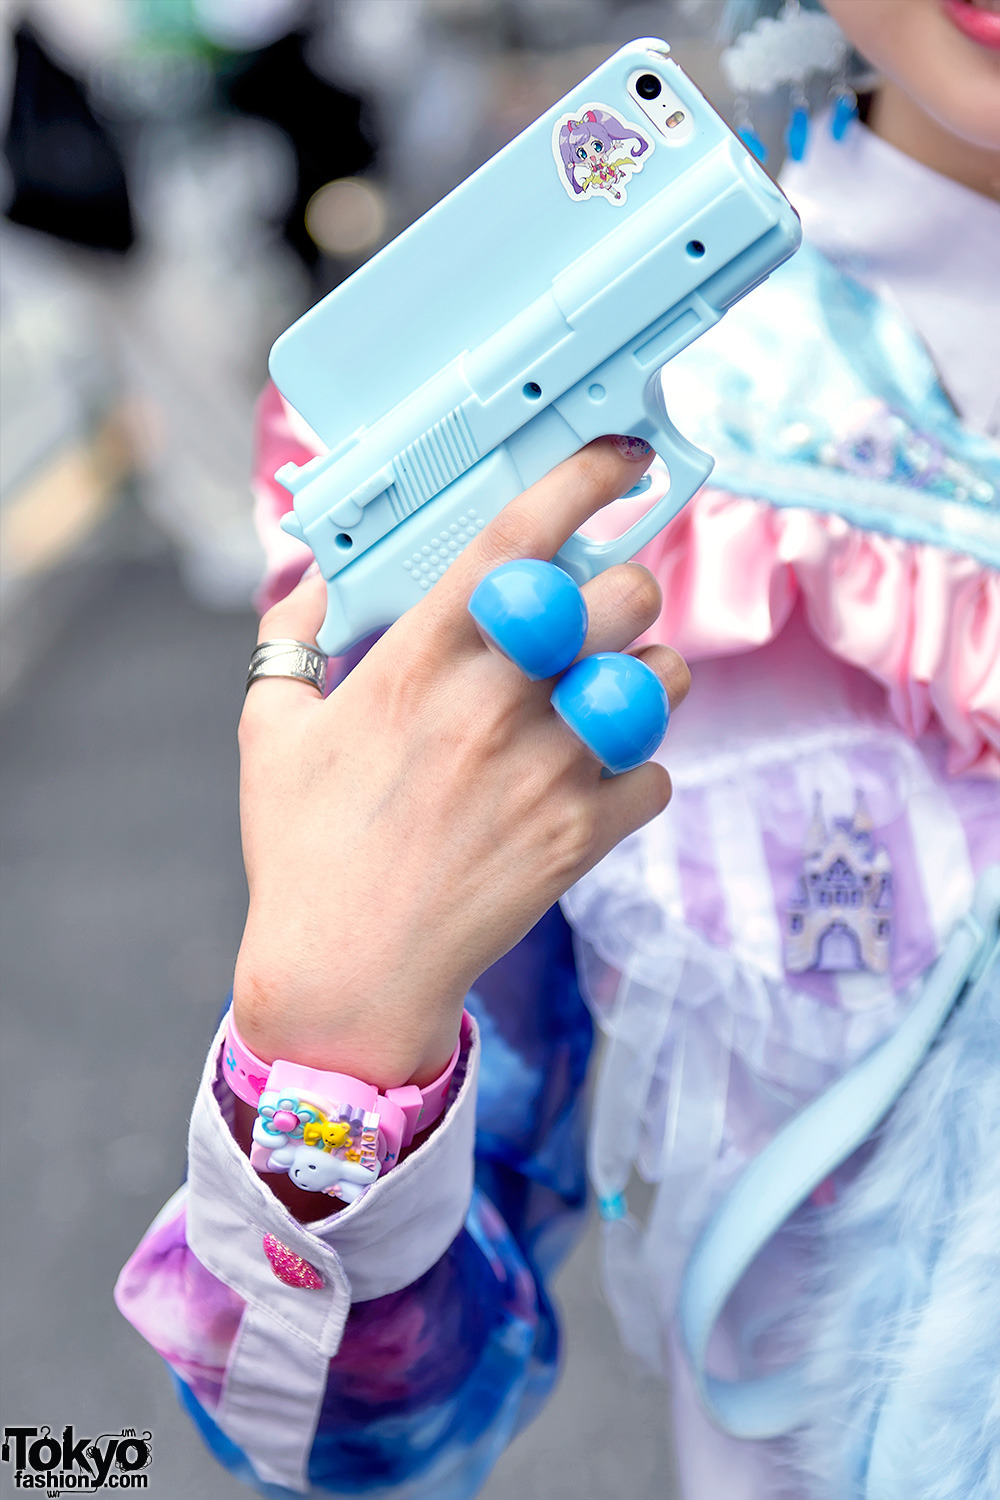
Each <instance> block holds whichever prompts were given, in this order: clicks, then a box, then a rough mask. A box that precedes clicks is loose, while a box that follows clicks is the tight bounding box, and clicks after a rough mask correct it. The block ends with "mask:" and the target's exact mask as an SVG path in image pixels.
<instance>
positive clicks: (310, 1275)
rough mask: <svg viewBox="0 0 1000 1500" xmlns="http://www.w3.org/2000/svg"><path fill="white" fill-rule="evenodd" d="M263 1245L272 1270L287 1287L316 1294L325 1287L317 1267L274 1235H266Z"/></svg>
mask: <svg viewBox="0 0 1000 1500" xmlns="http://www.w3.org/2000/svg"><path fill="white" fill-rule="evenodd" d="M263 1243H264V1254H265V1255H266V1256H267V1259H268V1263H269V1265H270V1267H271V1270H272V1271H273V1272H274V1274H275V1276H277V1278H278V1280H279V1281H281V1282H283V1283H284V1284H285V1286H300V1287H305V1288H306V1289H307V1290H308V1291H313V1292H315V1291H318V1290H319V1288H320V1287H321V1286H322V1285H323V1278H322V1276H321V1275H320V1274H319V1272H318V1271H317V1270H316V1268H315V1266H311V1265H310V1264H309V1262H308V1261H307V1260H303V1259H302V1257H301V1255H296V1254H295V1251H294V1250H289V1248H288V1246H287V1245H283V1244H282V1243H281V1241H280V1240H276V1239H275V1237H274V1235H273V1234H265V1236H264V1241H263Z"/></svg>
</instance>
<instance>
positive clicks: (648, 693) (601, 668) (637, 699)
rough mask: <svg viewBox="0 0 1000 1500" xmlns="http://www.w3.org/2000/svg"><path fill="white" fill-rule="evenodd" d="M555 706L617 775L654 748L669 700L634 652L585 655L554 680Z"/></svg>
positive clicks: (666, 720) (663, 726)
mask: <svg viewBox="0 0 1000 1500" xmlns="http://www.w3.org/2000/svg"><path fill="white" fill-rule="evenodd" d="M552 707H553V708H554V709H555V711H556V713H557V714H558V715H559V717H560V718H561V719H563V720H564V721H565V722H566V724H568V725H569V727H570V729H572V731H573V733H574V734H575V735H577V736H578V737H579V738H580V739H581V740H582V741H583V743H584V744H585V745H586V746H587V749H588V750H590V751H592V752H593V754H594V755H596V756H597V759H598V760H599V761H600V762H601V763H602V765H604V766H606V767H607V769H608V770H609V771H611V772H612V773H613V774H614V775H616V776H617V775H619V774H620V773H621V772H622V771H633V770H634V769H635V768H636V766H641V765H642V764H643V762H644V761H647V760H648V759H649V757H650V756H651V755H652V754H653V752H654V751H655V750H656V748H657V746H658V745H659V743H660V741H661V740H662V739H663V736H664V735H665V734H666V732H667V724H668V723H669V722H670V702H669V699H668V698H667V694H666V690H665V688H664V686H663V683H662V682H661V681H660V679H659V678H658V677H657V675H656V673H655V672H654V671H653V670H652V669H651V668H650V667H647V666H646V663H645V662H644V661H639V660H638V658H637V657H635V656H624V655H621V654H620V653H619V652H617V651H600V652H598V653H597V655H596V656H585V657H584V658H583V660H582V661H578V662H577V663H576V665H575V666H573V667H570V669H569V671H568V672H567V673H566V675H565V676H564V677H562V678H560V680H559V681H558V682H557V683H556V685H555V688H554V689H553V692H552Z"/></svg>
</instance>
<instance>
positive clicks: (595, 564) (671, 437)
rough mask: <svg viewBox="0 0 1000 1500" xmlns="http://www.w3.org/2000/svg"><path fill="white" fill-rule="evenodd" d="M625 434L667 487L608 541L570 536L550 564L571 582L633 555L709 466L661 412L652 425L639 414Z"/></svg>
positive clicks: (707, 456) (687, 497)
mask: <svg viewBox="0 0 1000 1500" xmlns="http://www.w3.org/2000/svg"><path fill="white" fill-rule="evenodd" d="M629 430H630V432H631V433H632V434H634V435H635V436H636V437H643V438H645V439H646V441H647V443H649V444H650V445H651V446H652V447H653V448H654V449H655V450H656V452H657V453H658V455H659V456H660V458H662V460H663V462H664V463H665V465H666V467H667V472H668V473H669V475H670V485H669V488H668V489H667V492H666V494H665V495H663V496H662V497H661V499H659V500H658V501H657V502H656V504H655V505H654V506H653V507H652V508H651V509H650V510H648V511H647V512H646V514H645V515H644V516H642V517H640V519H639V520H638V521H636V522H635V524H634V525H633V526H630V527H629V528H628V530H627V531H624V532H622V534H621V536H618V537H614V538H613V539H612V540H611V541H606V542H601V541H596V540H595V539H594V538H593V537H589V536H584V535H583V533H582V532H579V531H577V532H574V534H573V535H572V536H571V537H570V538H569V540H568V541H567V542H565V543H564V544H563V546H562V547H560V549H559V551H558V552H557V553H556V555H555V558H554V559H553V561H554V562H557V563H558V564H559V566H560V567H561V568H565V570H566V572H567V573H568V574H569V575H570V577H571V578H573V579H575V580H576V582H577V583H588V582H589V581H590V579H591V578H595V577H596V576H597V574H598V573H603V572H604V570H605V568H610V567H613V566H614V565H615V563H620V562H628V560H629V558H632V557H634V556H635V554H636V553H637V552H639V551H640V550H641V549H642V548H643V547H645V545H646V543H647V542H651V541H652V540H653V538H654V536H657V535H658V534H659V533H660V532H661V531H662V530H663V528H664V526H666V524H667V522H668V521H671V520H673V518H674V516H676V514H677V512H678V511H679V510H681V509H682V508H683V506H685V505H686V504H687V502H688V501H689V500H690V499H691V497H692V495H694V494H695V493H696V492H697V491H698V490H699V489H700V488H701V486H702V485H703V484H704V483H705V480H706V479H707V478H708V476H709V474H711V472H712V469H713V468H714V467H715V460H714V458H712V457H711V455H710V454H708V453H705V452H703V451H702V449H701V448H698V447H696V446H695V444H694V443H692V442H690V441H689V440H688V439H687V438H686V437H684V436H683V434H682V433H680V432H678V431H677V428H676V427H675V426H674V425H673V423H672V422H671V421H670V419H669V417H667V415H666V413H665V412H663V411H659V412H657V413H656V418H655V422H654V421H650V419H649V415H648V414H646V415H644V418H643V420H642V421H640V422H639V423H637V424H635V425H633V426H632V427H631V428H630V429H629Z"/></svg>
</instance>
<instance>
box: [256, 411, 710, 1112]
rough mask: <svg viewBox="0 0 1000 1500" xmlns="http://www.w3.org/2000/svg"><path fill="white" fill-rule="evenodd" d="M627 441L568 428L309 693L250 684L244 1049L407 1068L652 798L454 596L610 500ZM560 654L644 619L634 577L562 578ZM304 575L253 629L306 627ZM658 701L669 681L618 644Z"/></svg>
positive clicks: (656, 777) (679, 671) (648, 786)
mask: <svg viewBox="0 0 1000 1500" xmlns="http://www.w3.org/2000/svg"><path fill="white" fill-rule="evenodd" d="M651 456H652V455H651V454H647V455H645V456H642V457H639V458H638V460H637V459H636V458H635V457H629V456H627V455H626V454H625V453H623V452H621V451H619V448H618V447H617V446H616V445H615V444H614V443H613V442H611V441H610V440H609V439H605V438H602V439H600V440H598V441H597V442H594V443H590V444H589V445H588V446H587V447H586V448H584V449H582V450H581V451H580V452H579V453H577V454H576V455H574V457H572V458H570V459H567V460H566V462H565V463H562V464H560V465H559V466H558V467H557V468H556V469H554V470H553V471H552V472H551V473H550V474H548V475H547V476H546V477H545V478H544V479H542V480H539V482H538V483H537V484H535V485H533V486H532V487H531V488H530V489H529V490H527V491H525V493H524V494H523V495H521V496H519V497H518V499H516V500H514V501H512V502H511V504H509V505H508V506H506V507H505V509H504V510H503V511H502V512H501V513H500V514H499V515H498V516H497V517H496V518H495V520H494V521H493V522H492V523H491V524H490V525H489V526H487V527H486V528H484V530H483V531H482V532H481V533H480V535H479V536H478V537H477V538H476V540H475V541H474V542H472V543H471V544H470V545H469V547H468V548H467V549H466V550H465V552H463V553H462V554H461V555H460V556H459V557H458V558H457V559H456V560H455V562H454V563H453V564H452V566H451V567H450V568H449V569H448V571H447V573H446V574H445V575H444V577H443V578H441V579H440V580H439V582H438V583H437V584H436V585H435V587H434V588H433V589H432V590H430V591H429V593H428V594H427V595H426V596H425V597H424V598H423V599H422V600H421V601H420V603H419V604H417V605H416V606H415V607H414V608H413V609H411V610H410V611H409V612H408V613H407V614H405V615H404V616H403V617H402V618H401V619H400V620H398V621H397V622H396V624H395V625H393V626H392V628H391V629H390V630H388V631H387V632H386V633H385V635H383V636H382V637H381V639H380V640H379V641H378V642H377V643H376V644H375V645H374V646H373V647H372V649H371V650H370V651H369V652H368V654H367V656H365V658H364V660H363V661H362V662H361V663H360V664H359V665H358V666H357V667H356V668H355V669H354V671H353V672H351V673H350V675H349V676H348V677H347V678H346V679H345V680H344V682H342V683H341V685H340V686H339V687H338V688H337V689H336V690H335V691H334V692H333V693H332V694H331V695H330V696H329V697H328V698H327V699H326V700H325V701H324V700H322V699H321V698H320V697H319V696H318V694H317V693H316V691H315V689H313V688H311V687H309V686H308V685H307V684H306V683H302V682H298V681H295V680H294V679H291V678H269V679H264V680H262V681H258V682H256V683H254V685H253V686H252V688H251V689H250V691H249V693H248V694H247V699H246V706H245V708H244V712H243V717H242V719H241V721H240V751H241V763H242V771H241V783H240V804H241V817H242V830H243V854H244V860H245V863H246V872H247V880H248V884H249V889H250V904H249V911H248V916H247V923H246V929H245V932H244V935H243V941H242V944H241V947H240V953H239V958H238V961H237V967H236V978H235V984H234V991H233V996H234V1006H235V1015H236V1022H237V1025H238V1027H239V1029H240V1032H241V1034H242V1036H243V1038H244V1040H245V1041H246V1043H247V1045H248V1046H249V1047H250V1048H251V1049H252V1050H253V1051H254V1052H256V1053H257V1055H258V1056H259V1057H261V1059H262V1060H263V1061H265V1062H270V1061H272V1060H273V1059H274V1058H275V1057H277V1056H282V1057H288V1058H291V1059H294V1060H295V1061H296V1062H301V1063H305V1064H309V1065H311V1066H313V1067H320V1068H328V1069H335V1070H337V1071H342V1072H347V1073H353V1074H355V1075H357V1076H359V1077H362V1078H365V1079H366V1080H368V1081H369V1082H372V1083H376V1084H378V1085H379V1087H380V1088H383V1089H384V1088H388V1087H392V1086H394V1085H397V1084H402V1083H405V1082H409V1081H416V1082H417V1083H426V1082H429V1081H430V1080H431V1079H432V1078H434V1077H435V1076H436V1075H437V1074H438V1073H439V1072H440V1071H441V1069H442V1068H443V1066H444V1065H445V1063H446V1062H447V1059H448V1058H449V1056H450V1055H451V1052H452V1050H453V1048H454V1045H455V1038H456V1036H457V1034H458V1025H459V1020H460V1017H461V1012H462V1005H463V1001H464V998H465V995H466V993H467V991H468V990H469V988H470V987H471V986H472V985H473V984H474V982H475V981H476V979H477V978H478V977H479V975H480V974H481V973H482V972H483V971H484V970H485V969H486V968H488V967H489V965H490V964H491V963H493V962H494V961H495V960H496V959H497V958H499V957H500V956H501V955H502V954H503V953H505V952H506V951H507V950H508V949H509V948H511V947H512V946H513V945H514V944H515V943H516V942H517V941H518V940H519V939H520V938H521V937H523V935H524V934H525V933H526V932H527V931H528V930H529V929H530V928H531V927H532V926H533V925H534V923H535V922H537V921H538V919H539V918H540V917H541V916H542V914H543V913H544V912H545V911H546V910H547V909H548V908H549V907H550V906H551V905H552V904H553V902H554V901H556V900H558V898H559V897H560V896H561V895H562V894H563V892H564V891H565V890H566V889H567V888H568V887H569V886H570V885H572V884H573V882H574V881H576V880H578V879H579V878H580V877H581V876H582V875H583V874H584V873H585V872H586V871H587V870H589V869H590V868H591V866H592V865H594V864H596V863H597V861H598V860H600V859H601V858H602V857H603V856H604V855H605V854H606V853H607V852H608V851H609V850H610V849H611V848H613V846H614V845H615V844H616V843H618V842H619V841H620V840H621V839H622V838H624V837H625V836H626V835H627V834H629V833H631V832H633V831H634V830H635V829H636V828H638V827H640V826H641V825H642V824H643V823H645V822H647V821H648V820H649V819H650V818H652V817H654V816H655V815H656V814H657V813H659V812H661V811H662V809H663V808H664V807H665V806H666V804H667V802H668V801H669V798H670V778H669V776H668V775H667V773H666V771H665V770H664V769H663V767H662V766H660V765H657V764H655V763H650V764H648V765H644V766H640V767H639V768H638V769H637V770H634V771H630V772H629V773H628V774H626V775H623V776H618V777H616V778H614V779H610V780H607V779H602V778H601V768H600V766H599V764H598V762H597V761H596V760H595V759H594V757H593V756H592V755H591V754H590V753H589V751H587V750H586V749H584V747H583V746H582V745H581V744H580V743H579V741H578V740H577V739H576V738H575V736H574V735H573V734H571V733H570V731H569V730H568V729H567V728H566V726H565V725H564V724H563V723H562V722H561V720H560V719H559V718H558V717H557V716H556V714H555V712H554V711H553V710H552V708H551V707H550V704H549V694H550V692H551V689H552V682H551V681H549V682H537V683H532V682H529V681H528V680H527V679H526V678H525V677H524V676H522V674H521V673H520V672H519V671H518V670H517V668H516V667H514V666H513V665H512V664H511V663H510V662H508V661H506V660H505V659H504V658H502V657H501V656H499V655H498V654H496V653H494V652H492V651H490V650H489V649H488V648H487V647H486V646H485V645H484V643H483V641H482V640H481V638H480V636H479V634H478V632H477V630H476V627H475V624H474V622H473V620H472V618H471V617H470V615H469V613H468V610H467V605H468V600H469V596H470V594H471V593H472V590H473V588H474V587H475V586H476V584H477V583H478V582H479V580H480V579H481V578H482V577H483V576H484V575H485V574H486V573H487V572H489V571H490V569H491V568H494V567H496V566H497V565H498V564H499V563H502V562H507V561H509V560H510V559H512V558H517V557H538V558H551V557H552V555H553V554H554V553H555V552H556V551H557V549H558V548H559V547H560V546H561V545H562V543H563V542H564V541H565V540H566V538H567V537H568V536H569V535H570V534H571V533H572V532H573V531H575V530H576V529H577V528H578V527H579V526H581V525H582V524H583V523H584V522H585V521H586V520H587V518H588V517H589V516H591V515H592V514H593V513H594V512H595V511H596V510H598V509H600V507H601V506H603V505H606V504H607V503H608V502H609V501H610V500H613V499H614V498H615V497H616V496H618V495H620V494H623V493H624V492H625V491H626V490H627V489H629V488H630V487H631V486H632V485H633V484H634V483H635V481H636V479H637V478H638V476H639V474H640V473H641V472H642V470H643V469H644V468H645V467H647V466H648V463H649V461H650V458H651ZM584 595H585V597H586V601H587V609H588V612H589V616H590V629H589V632H588V635H587V639H586V642H585V645H584V649H583V652H582V653H581V654H584V655H586V654H590V653H592V652H595V651H619V650H624V649H625V648H626V647H627V646H628V644H629V642H630V641H633V640H635V638H636V636H638V635H639V634H641V632H642V631H644V630H646V629H647V628H648V627H649V626H650V625H652V623H653V622H654V620H655V619H656V617H657V615H658V613H659V610H660V603H661V601H660V591H659V588H658V586H657V584H656V581H655V579H654V578H653V576H652V574H651V573H649V572H648V571H647V569H645V568H643V567H641V566H639V565H638V564H636V563H625V564H623V565H621V566H618V567H614V568H610V569H609V570H608V571H607V572H605V573H602V574H601V575H600V576H599V577H597V578H595V579H594V580H593V581H592V582H591V583H589V584H587V585H586V587H585V588H584ZM325 603H326V587H325V584H324V581H323V579H322V578H321V577H320V576H319V575H318V574H313V575H312V576H308V577H306V578H305V579H303V581H302V582H301V583H300V584H299V586H298V587H297V588H296V589H295V590H294V591H293V593H291V594H290V595H289V596H288V598H287V599H285V600H283V601H282V602H281V603H279V604H277V605H275V606H274V608H273V609H271V610H269V611H268V612H267V614H266V615H265V616H264V617H263V619H262V621H261V627H260V637H259V638H260V640H262V641H263V640H268V639H273V638H275V637H294V638H296V639H299V640H302V641H307V642H310V643H314V642H315V633H316V631H317V630H318V628H319V626H320V624H321V622H322V619H323V614H324V610H325ZM637 654H638V655H640V656H641V657H642V659H643V660H644V661H646V662H647V663H648V664H649V666H650V667H652V669H653V670H654V671H655V672H656V673H657V674H658V676H659V677H660V679H661V680H662V682H663V683H664V686H665V687H666V689H667V692H668V695H669V697H670V702H671V706H672V707H676V705H677V704H678V703H679V702H680V701H681V700H682V699H683V698H684V696H685V694H686V693H687V690H688V685H689V681H690V679H689V674H688V670H687V667H686V666H685V665H684V662H683V661H682V660H681V658H680V657H679V656H678V654H677V653H676V652H675V651H673V650H671V649H670V648H669V647H666V646H649V647H646V648H645V649H643V650H641V651H639V652H638V653H637Z"/></svg>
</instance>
